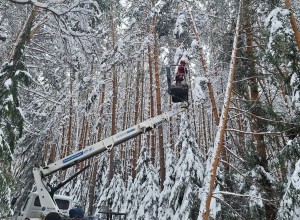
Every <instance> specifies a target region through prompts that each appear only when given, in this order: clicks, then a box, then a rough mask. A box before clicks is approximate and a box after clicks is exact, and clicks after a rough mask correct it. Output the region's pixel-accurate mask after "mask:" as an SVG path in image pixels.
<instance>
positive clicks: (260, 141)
mask: <svg viewBox="0 0 300 220" xmlns="http://www.w3.org/2000/svg"><path fill="white" fill-rule="evenodd" d="M250 2H251V1H250V0H247V1H246V5H245V9H246V10H247V12H248V11H250V10H249V7H250ZM246 36H247V56H248V60H249V68H250V73H251V75H252V77H251V86H250V90H251V91H250V98H251V102H252V103H254V105H257V106H259V105H262V103H260V101H259V91H258V88H259V86H258V79H257V78H256V77H255V75H256V73H255V63H254V60H255V59H254V54H253V32H252V28H251V22H250V15H249V13H246ZM253 109H254V112H253V114H255V115H258V114H259V112H256V109H257V108H256V107H255V106H254V108H253ZM258 109H259V107H258ZM252 121H253V122H254V123H253V125H252V129H253V131H254V132H255V134H254V138H255V140H256V145H257V153H258V156H259V164H258V165H259V166H262V167H263V168H264V170H265V171H266V172H269V165H268V160H267V147H266V144H265V141H264V135H263V134H259V132H260V131H261V130H263V129H264V128H263V126H262V123H261V122H260V119H256V118H252ZM262 178H263V179H262V180H261V181H260V184H261V186H262V188H263V189H264V191H265V192H266V195H267V198H266V199H268V200H272V199H273V198H274V192H273V189H272V184H271V182H270V181H269V180H268V178H267V176H265V174H262ZM264 206H265V211H266V219H268V220H273V219H276V213H277V208H276V206H275V205H274V204H273V203H270V202H266V201H265V202H264Z"/></svg>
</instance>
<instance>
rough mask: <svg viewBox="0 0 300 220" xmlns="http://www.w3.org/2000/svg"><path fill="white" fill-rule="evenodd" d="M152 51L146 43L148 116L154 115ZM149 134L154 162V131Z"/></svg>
mask: <svg viewBox="0 0 300 220" xmlns="http://www.w3.org/2000/svg"><path fill="white" fill-rule="evenodd" d="M147 28H148V32H149V33H150V27H149V25H148V26H147ZM151 54H152V51H151V46H150V43H148V64H149V89H150V117H151V118H152V117H153V116H154V96H153V67H152V57H151ZM149 136H150V140H149V142H150V144H149V146H150V155H151V161H152V163H153V164H154V162H155V145H154V131H150V132H149V133H148V137H149Z"/></svg>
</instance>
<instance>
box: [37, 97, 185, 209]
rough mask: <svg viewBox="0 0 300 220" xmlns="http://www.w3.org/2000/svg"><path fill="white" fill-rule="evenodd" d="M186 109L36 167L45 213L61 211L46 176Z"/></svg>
mask: <svg viewBox="0 0 300 220" xmlns="http://www.w3.org/2000/svg"><path fill="white" fill-rule="evenodd" d="M186 108H187V104H185V103H181V105H180V107H179V108H177V109H175V110H172V111H169V112H166V113H163V114H161V115H159V116H156V117H153V118H150V119H148V120H146V121H143V122H141V123H139V124H137V125H135V126H133V127H131V128H128V129H126V130H124V131H121V132H119V133H117V134H115V135H113V136H111V137H108V138H105V139H103V140H101V141H100V142H98V143H95V144H93V145H91V146H87V147H86V148H84V149H82V150H80V151H78V152H75V153H73V154H71V155H70V156H67V157H65V158H63V159H61V160H58V161H56V162H54V163H52V164H50V165H48V166H45V167H35V168H34V169H33V175H34V180H35V183H36V186H37V192H38V194H39V198H40V202H41V206H42V207H44V210H45V212H47V213H48V212H59V209H58V207H57V205H56V204H55V202H54V201H53V200H52V198H51V196H50V194H49V192H48V190H47V188H46V186H45V185H44V182H43V180H42V179H43V177H44V176H48V175H50V174H52V173H54V172H56V171H58V170H61V169H66V168H68V167H71V166H74V165H75V164H77V163H79V162H81V161H84V160H87V159H89V158H91V157H93V156H95V155H97V154H100V153H102V152H104V151H106V150H110V149H112V148H113V147H114V146H116V145H118V144H121V143H124V142H125V141H127V140H130V139H131V138H134V137H136V136H138V135H140V134H142V133H145V132H146V131H150V130H151V129H153V128H155V127H157V126H158V125H160V124H161V123H163V122H165V121H169V119H170V118H171V117H172V116H174V115H177V114H178V113H180V112H182V111H184V110H185V109H186Z"/></svg>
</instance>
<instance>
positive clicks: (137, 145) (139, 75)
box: [132, 62, 141, 178]
mask: <svg viewBox="0 0 300 220" xmlns="http://www.w3.org/2000/svg"><path fill="white" fill-rule="evenodd" d="M140 77H141V73H140V62H138V64H137V77H136V87H135V91H136V93H135V107H134V124H135V125H136V124H137V122H138V116H139V97H140ZM138 148H139V142H138V139H137V140H136V141H135V145H134V149H133V151H132V156H133V158H132V177H133V178H135V176H136V165H137V159H138V153H137V152H138Z"/></svg>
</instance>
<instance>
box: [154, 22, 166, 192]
mask: <svg viewBox="0 0 300 220" xmlns="http://www.w3.org/2000/svg"><path fill="white" fill-rule="evenodd" d="M156 23H157V18H156V16H154V18H153V29H152V30H153V38H154V71H155V86H156V111H157V114H158V115H160V114H161V113H162V111H161V95H160V79H159V67H158V39H157V31H156ZM158 150H159V165H160V169H159V174H160V186H161V189H163V186H164V181H165V178H166V171H165V169H166V167H165V150H164V139H163V129H162V126H159V127H158Z"/></svg>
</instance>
